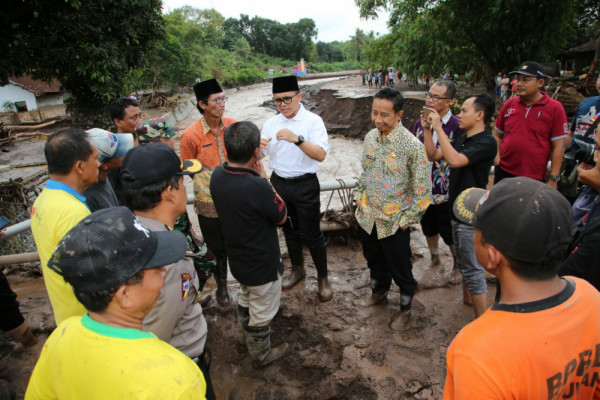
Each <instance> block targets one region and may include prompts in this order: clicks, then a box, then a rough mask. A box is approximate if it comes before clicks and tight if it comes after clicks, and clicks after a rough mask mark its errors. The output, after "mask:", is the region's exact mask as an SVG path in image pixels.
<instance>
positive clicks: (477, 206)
mask: <svg viewBox="0 0 600 400" xmlns="http://www.w3.org/2000/svg"><path fill="white" fill-rule="evenodd" d="M453 210H454V215H456V218H458V219H459V220H461V221H462V222H464V223H466V224H469V225H473V226H475V227H476V228H479V229H480V230H481V232H482V233H483V236H484V238H485V240H486V241H487V242H488V243H490V244H492V245H493V246H494V247H495V248H497V249H498V250H500V251H501V252H502V253H503V254H505V255H507V256H509V257H512V258H514V259H517V260H521V261H526V262H530V263H541V262H542V261H544V260H545V259H546V257H547V256H548V255H549V254H551V253H552V254H556V252H557V251H560V249H562V250H563V251H566V249H567V246H568V245H569V242H570V240H571V237H572V232H573V215H572V212H571V206H570V205H569V202H568V201H567V200H566V199H565V198H564V197H563V196H562V195H561V194H560V193H559V192H558V191H557V190H556V189H553V188H551V187H550V186H548V185H546V184H543V183H541V182H539V181H536V180H534V179H531V178H525V177H517V178H507V179H503V180H502V181H500V182H499V183H498V184H496V185H494V187H492V189H491V190H489V191H488V190H484V189H479V188H470V189H467V190H465V191H463V192H462V193H461V194H460V195H459V196H458V198H457V199H456V201H455V202H454V206H453Z"/></svg>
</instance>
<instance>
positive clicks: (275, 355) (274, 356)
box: [252, 343, 290, 369]
mask: <svg viewBox="0 0 600 400" xmlns="http://www.w3.org/2000/svg"><path fill="white" fill-rule="evenodd" d="M289 347H290V345H289V344H287V343H282V344H280V345H279V346H277V347H273V348H271V350H269V352H268V353H267V355H266V357H265V358H263V359H262V361H260V360H252V367H253V368H255V369H261V368H264V367H266V366H268V365H271V364H272V363H273V362H275V361H277V360H279V359H280V358H281V357H283V356H285V353H287V351H288V349H289Z"/></svg>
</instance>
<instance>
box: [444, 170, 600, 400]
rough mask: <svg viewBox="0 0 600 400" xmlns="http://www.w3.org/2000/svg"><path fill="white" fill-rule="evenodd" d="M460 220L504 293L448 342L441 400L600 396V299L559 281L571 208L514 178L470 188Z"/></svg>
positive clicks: (573, 281)
mask: <svg viewBox="0 0 600 400" xmlns="http://www.w3.org/2000/svg"><path fill="white" fill-rule="evenodd" d="M454 214H455V215H456V217H457V218H458V219H460V220H461V221H463V222H464V223H467V224H470V225H473V226H474V227H475V235H474V237H473V244H474V245H475V254H476V255H477V260H478V261H479V264H481V265H482V266H483V268H484V269H486V270H487V271H488V272H490V273H492V274H494V275H496V276H497V277H498V281H499V282H500V283H501V285H502V293H501V296H500V300H499V301H498V302H497V303H496V304H494V305H493V306H492V308H491V309H489V310H487V311H486V312H484V313H483V315H481V316H480V317H479V318H477V319H476V320H475V321H473V322H471V323H470V324H469V325H467V326H466V327H464V328H463V329H462V330H461V331H460V332H459V333H458V335H456V337H455V338H454V340H453V341H452V343H451V344H450V347H449V348H448V355H447V376H446V386H445V388H444V399H445V400H450V399H559V398H560V399H567V398H568V399H598V398H600V379H599V376H600V313H598V310H599V309H600V293H598V291H597V290H596V289H595V288H594V287H593V286H592V285H590V284H589V283H588V282H586V281H584V280H582V279H578V278H574V277H558V275H557V271H558V267H559V265H560V263H561V261H562V259H563V257H564V254H565V252H566V250H567V246H568V245H569V241H570V239H571V234H572V230H573V229H572V224H573V217H572V215H571V207H570V205H569V202H568V201H567V200H566V199H565V198H564V197H563V196H562V195H561V194H560V193H559V192H558V191H557V190H556V189H553V188H552V187H550V186H549V185H545V184H543V183H541V182H539V181H536V180H534V179H531V178H526V177H516V178H510V179H504V180H502V181H501V182H499V183H498V184H496V185H494V187H493V188H492V189H491V190H490V191H486V190H484V189H479V188H470V189H467V190H465V191H464V192H462V193H461V194H460V195H459V196H458V198H457V199H456V202H455V203H454Z"/></svg>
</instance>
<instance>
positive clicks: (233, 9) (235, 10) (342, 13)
mask: <svg viewBox="0 0 600 400" xmlns="http://www.w3.org/2000/svg"><path fill="white" fill-rule="evenodd" d="M184 5H190V6H192V7H195V8H199V9H205V8H214V9H215V10H217V11H218V12H220V13H221V15H223V16H224V17H225V18H229V17H233V18H239V17H240V14H247V15H248V16H250V18H252V17H254V16H255V15H258V16H259V17H263V18H267V19H272V20H274V21H279V22H281V23H288V22H297V21H298V20H299V19H301V18H312V19H313V20H314V21H315V24H316V25H317V30H318V31H319V34H318V37H317V40H316V41H315V42H318V41H323V42H332V41H334V40H339V41H346V40H348V39H349V38H350V36H351V35H353V34H354V32H355V31H356V28H360V29H362V30H363V31H364V32H365V33H368V32H369V31H374V32H375V33H379V35H383V34H386V33H388V31H389V30H388V28H387V20H388V15H389V14H388V13H383V12H381V13H380V17H379V19H377V20H375V21H373V20H369V21H365V20H362V19H360V18H359V15H358V7H357V6H356V5H355V4H354V0H300V1H296V2H295V1H289V0H288V1H286V2H277V1H273V0H163V12H165V13H166V12H169V11H171V10H173V9H175V8H178V7H181V6H184Z"/></svg>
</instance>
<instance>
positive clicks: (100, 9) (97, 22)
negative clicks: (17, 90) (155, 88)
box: [0, 0, 164, 126]
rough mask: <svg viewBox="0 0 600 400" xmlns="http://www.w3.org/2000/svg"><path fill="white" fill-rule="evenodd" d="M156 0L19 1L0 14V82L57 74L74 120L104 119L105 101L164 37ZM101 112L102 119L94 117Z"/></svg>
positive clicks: (120, 92) (120, 88)
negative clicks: (10, 77) (69, 97)
mask: <svg viewBox="0 0 600 400" xmlns="http://www.w3.org/2000/svg"><path fill="white" fill-rule="evenodd" d="M161 7H162V2H161V1H160V0H128V1H122V0H85V1H84V0H69V1H66V0H48V1H40V0H21V1H19V2H18V4H13V6H11V7H4V8H3V10H2V13H0V33H1V35H2V37H3V38H4V39H3V40H2V41H0V53H1V54H2V57H0V83H5V82H6V81H7V78H8V77H9V76H12V75H14V76H20V75H22V74H24V73H30V74H32V75H33V76H34V77H35V78H37V79H43V80H50V79H52V78H57V79H58V80H59V81H60V82H61V83H62V85H63V86H64V88H65V89H66V90H67V91H69V92H70V93H71V95H72V97H71V100H70V101H69V102H68V103H67V108H68V111H69V112H70V113H71V115H72V117H73V120H74V122H75V123H84V122H87V125H88V126H89V122H93V123H97V124H101V123H105V124H106V123H107V121H108V118H107V117H108V116H107V114H102V111H103V110H106V104H107V103H108V102H109V101H111V100H112V99H114V98H115V97H117V96H120V95H123V94H124V93H126V92H127V90H128V87H129V86H128V85H129V84H130V82H129V81H128V78H130V77H131V70H132V69H134V68H136V67H139V66H140V65H142V64H143V63H144V62H145V58H144V55H145V54H146V52H147V50H148V47H149V46H151V44H152V43H153V42H155V41H157V40H160V39H161V38H162V37H163V36H164V21H163V18H162V15H161ZM100 114H102V115H100ZM102 117H104V118H102Z"/></svg>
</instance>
